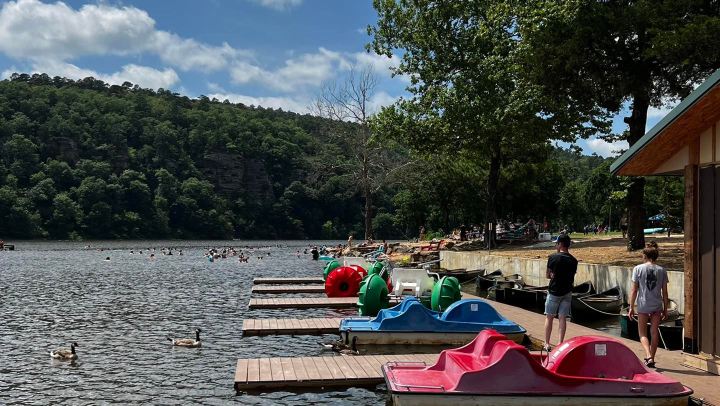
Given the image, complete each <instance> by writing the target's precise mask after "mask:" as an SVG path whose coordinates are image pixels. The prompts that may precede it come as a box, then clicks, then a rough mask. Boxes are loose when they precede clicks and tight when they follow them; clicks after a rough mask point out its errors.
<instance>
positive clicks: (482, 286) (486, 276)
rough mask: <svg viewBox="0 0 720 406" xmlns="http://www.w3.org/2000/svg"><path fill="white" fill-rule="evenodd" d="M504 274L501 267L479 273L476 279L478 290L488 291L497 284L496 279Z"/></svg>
mask: <svg viewBox="0 0 720 406" xmlns="http://www.w3.org/2000/svg"><path fill="white" fill-rule="evenodd" d="M502 276H503V274H502V271H501V270H499V269H497V270H495V271H493V272H490V273H486V272H483V273H482V274H480V275H478V277H477V279H476V281H475V288H476V290H478V291H487V290H488V289H490V288H491V287H492V286H493V285H495V279H498V278H502Z"/></svg>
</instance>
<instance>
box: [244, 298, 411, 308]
mask: <svg viewBox="0 0 720 406" xmlns="http://www.w3.org/2000/svg"><path fill="white" fill-rule="evenodd" d="M357 301H358V298H357V297H288V298H279V297H275V298H269V299H255V298H252V299H250V304H248V308H250V309H310V308H319V307H329V308H334V309H348V308H352V307H356V306H357ZM390 303H391V304H392V303H398V301H397V299H395V300H391V301H390Z"/></svg>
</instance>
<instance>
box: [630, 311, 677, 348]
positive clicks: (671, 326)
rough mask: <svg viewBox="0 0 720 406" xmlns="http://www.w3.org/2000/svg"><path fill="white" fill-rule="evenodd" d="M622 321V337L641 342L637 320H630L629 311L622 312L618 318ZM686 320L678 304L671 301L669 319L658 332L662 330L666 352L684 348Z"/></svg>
mask: <svg viewBox="0 0 720 406" xmlns="http://www.w3.org/2000/svg"><path fill="white" fill-rule="evenodd" d="M618 318H619V321H620V335H621V336H622V337H625V338H629V339H631V340H640V335H639V334H638V321H637V318H632V319H631V318H629V317H628V316H627V310H624V311H622V312H621V314H620V316H618ZM684 322H685V318H684V317H683V315H681V314H680V311H679V310H678V306H677V303H675V301H674V300H670V303H669V306H668V316H667V319H665V320H663V321H661V322H660V326H659V328H658V330H660V346H662V348H665V349H666V350H680V349H682V348H683V326H684V324H683V323H684ZM647 328H648V337H649V334H650V333H649V331H650V323H648V326H647Z"/></svg>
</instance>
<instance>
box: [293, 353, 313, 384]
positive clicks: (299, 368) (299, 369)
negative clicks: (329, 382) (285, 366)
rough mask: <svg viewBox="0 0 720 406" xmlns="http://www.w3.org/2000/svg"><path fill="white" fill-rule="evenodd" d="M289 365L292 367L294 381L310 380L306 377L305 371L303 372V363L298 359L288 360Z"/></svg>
mask: <svg viewBox="0 0 720 406" xmlns="http://www.w3.org/2000/svg"><path fill="white" fill-rule="evenodd" d="M289 359H290V363H291V364H292V367H293V372H295V379H297V380H298V381H299V382H303V381H307V380H308V379H310V378H309V377H308V373H307V371H305V366H304V365H303V361H302V359H300V358H289Z"/></svg>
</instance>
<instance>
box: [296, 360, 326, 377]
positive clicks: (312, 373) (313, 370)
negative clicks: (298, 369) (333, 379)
mask: <svg viewBox="0 0 720 406" xmlns="http://www.w3.org/2000/svg"><path fill="white" fill-rule="evenodd" d="M300 360H301V361H302V365H303V367H304V368H305V371H306V372H307V375H308V380H311V381H320V380H322V378H321V377H320V371H318V369H317V367H316V366H315V363H314V362H313V360H312V358H309V357H302V358H300Z"/></svg>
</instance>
